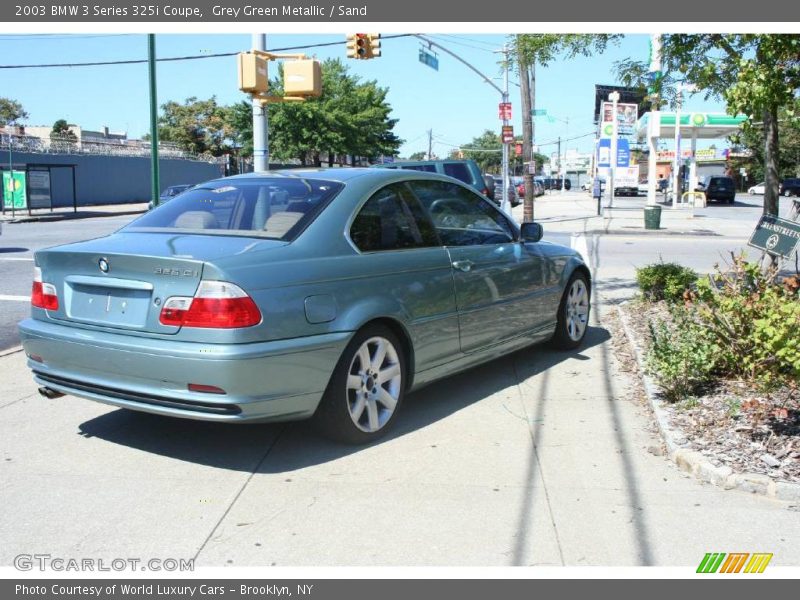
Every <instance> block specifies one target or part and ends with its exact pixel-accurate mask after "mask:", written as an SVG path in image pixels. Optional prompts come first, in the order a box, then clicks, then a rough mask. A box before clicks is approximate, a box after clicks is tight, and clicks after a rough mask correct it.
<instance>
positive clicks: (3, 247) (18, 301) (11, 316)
mask: <svg viewBox="0 0 800 600" xmlns="http://www.w3.org/2000/svg"><path fill="white" fill-rule="evenodd" d="M131 219H133V217H132V216H124V217H103V218H96V219H75V220H64V221H53V222H32V223H4V224H3V233H2V235H0V351H3V350H5V349H7V348H10V347H12V346H16V345H17V344H19V337H18V335H17V323H18V322H19V321H20V320H21V319H24V318H25V317H26V316H28V314H29V313H30V309H29V299H30V294H31V282H32V280H33V253H34V252H36V251H37V250H41V249H43V248H49V247H51V246H58V245H61V244H68V243H70V242H77V241H81V240H88V239H91V238H96V237H101V236H104V235H108V234H109V233H112V232H113V231H116V230H117V229H119V228H120V227H122V226H123V225H125V224H126V223H128V222H129V221H130V220H131Z"/></svg>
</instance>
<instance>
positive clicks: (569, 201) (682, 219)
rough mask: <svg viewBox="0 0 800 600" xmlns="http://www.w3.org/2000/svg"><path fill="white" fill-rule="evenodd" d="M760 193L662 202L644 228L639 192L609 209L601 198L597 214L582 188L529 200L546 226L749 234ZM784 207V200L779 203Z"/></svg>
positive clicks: (650, 232) (518, 217)
mask: <svg viewBox="0 0 800 600" xmlns="http://www.w3.org/2000/svg"><path fill="white" fill-rule="evenodd" d="M759 200H760V198H754V197H751V196H746V195H742V194H740V196H739V197H737V201H736V204H735V205H733V206H731V205H709V206H707V207H705V208H694V209H688V208H678V209H673V208H671V206H670V205H667V204H659V206H661V209H662V210H661V228H660V229H658V230H648V229H645V226H644V207H645V205H646V202H647V201H646V198H645V197H644V196H640V197H636V198H631V197H619V198H615V199H614V207H613V208H605V206H606V205H607V202H608V201H607V199H603V207H604V208H603V210H602V214H601V215H599V216H598V214H597V200H595V199H594V198H592V197H591V196H590V195H589V194H588V193H587V192H581V191H569V192H564V193H563V194H562V193H560V192H552V193H548V194H546V195H544V196H540V197H538V198H536V200H535V201H534V219H535V220H536V221H537V222H539V223H541V224H542V225H543V226H544V228H545V231H548V232H561V233H581V234H600V235H613V234H626V235H649V236H654V237H658V236H663V235H686V236H723V237H733V238H746V239H749V237H750V234H751V233H752V231H753V228H754V227H755V225H756V223H757V222H758V219H759V218H760V217H761V212H762V207H761V206H759V205H758V202H759ZM782 205H786V206H782V208H783V209H788V203H786V202H782ZM513 215H514V218H515V219H516V220H517V222H522V215H523V207H522V205H520V206H518V207H516V208H515V209H514V210H513Z"/></svg>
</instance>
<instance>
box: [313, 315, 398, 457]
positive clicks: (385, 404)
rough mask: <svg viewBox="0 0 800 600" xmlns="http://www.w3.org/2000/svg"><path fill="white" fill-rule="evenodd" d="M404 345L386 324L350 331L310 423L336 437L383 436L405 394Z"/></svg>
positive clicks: (365, 439)
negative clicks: (350, 336)
mask: <svg viewBox="0 0 800 600" xmlns="http://www.w3.org/2000/svg"><path fill="white" fill-rule="evenodd" d="M407 372H408V369H407V366H406V360H405V354H404V352H403V345H402V343H401V342H400V340H399V339H398V338H397V336H396V335H395V334H394V333H393V332H392V331H391V330H390V329H389V328H388V327H386V326H384V325H380V324H374V325H368V326H367V327H365V328H363V329H361V330H360V331H358V332H357V333H356V335H355V336H353V339H352V340H350V343H349V344H348V345H347V347H346V348H345V350H344V352H343V353H342V356H341V357H340V358H339V362H338V363H337V364H336V368H335V369H334V371H333V375H332V376H331V380H330V382H329V383H328V388H327V390H326V391H325V394H324V395H323V397H322V401H321V402H320V405H319V407H318V408H317V412H316V413H315V414H314V422H315V425H316V426H317V428H318V429H319V430H320V432H321V433H322V434H323V435H324V436H326V437H328V438H330V439H332V440H335V441H337V442H343V443H346V444H366V443H369V442H372V441H374V440H377V439H378V438H380V437H382V436H383V435H385V433H386V431H387V430H388V429H389V428H390V426H391V424H392V423H394V421H395V418H396V416H397V412H398V410H399V408H400V406H401V405H402V402H403V397H404V396H405V388H406V381H407Z"/></svg>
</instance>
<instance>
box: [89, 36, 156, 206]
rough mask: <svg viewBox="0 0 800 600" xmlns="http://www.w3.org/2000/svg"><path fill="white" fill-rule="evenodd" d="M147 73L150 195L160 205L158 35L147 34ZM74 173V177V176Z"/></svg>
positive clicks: (154, 203)
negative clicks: (148, 91) (148, 90)
mask: <svg viewBox="0 0 800 600" xmlns="http://www.w3.org/2000/svg"><path fill="white" fill-rule="evenodd" d="M147 73H148V75H149V79H150V195H151V197H152V200H153V206H158V198H159V196H160V195H161V177H160V173H159V165H158V94H157V92H156V36H155V34H153V33H150V34H148V35H147ZM74 176H75V175H74V174H73V178H74Z"/></svg>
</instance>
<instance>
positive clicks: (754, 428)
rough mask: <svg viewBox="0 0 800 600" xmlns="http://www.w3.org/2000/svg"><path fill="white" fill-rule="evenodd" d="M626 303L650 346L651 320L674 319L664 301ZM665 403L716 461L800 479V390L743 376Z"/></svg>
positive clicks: (692, 441)
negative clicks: (769, 386)
mask: <svg viewBox="0 0 800 600" xmlns="http://www.w3.org/2000/svg"><path fill="white" fill-rule="evenodd" d="M620 308H621V310H622V311H623V312H624V313H625V316H626V317H627V321H628V323H629V324H630V327H631V328H632V329H633V333H634V334H635V336H636V338H637V339H638V342H639V344H640V345H641V347H642V348H645V349H647V348H649V345H650V341H651V337H650V330H649V327H648V322H650V321H656V320H658V319H665V320H669V318H670V315H669V311H668V310H667V307H666V305H665V304H664V303H648V302H643V301H634V302H630V303H628V304H625V305H623V306H621V307H620ZM650 375H652V376H653V377H654V379H655V380H656V381H658V376H657V375H656V374H653V373H650ZM663 406H664V409H665V411H666V413H667V415H668V418H669V420H670V426H671V427H673V428H675V429H677V430H679V431H681V432H682V433H683V435H684V437H685V438H686V439H687V441H688V443H689V447H690V448H691V449H693V450H696V451H697V452H700V453H701V454H703V455H704V456H706V457H707V458H708V460H709V461H710V462H711V463H712V464H713V465H714V466H728V467H731V468H732V469H733V470H734V471H736V472H749V473H762V474H764V475H767V476H769V477H771V478H773V479H775V480H776V481H787V482H792V483H800V391H799V390H797V389H790V388H788V387H783V388H780V389H778V390H775V391H771V392H764V391H763V390H759V389H758V388H756V387H755V386H753V385H751V384H749V383H747V382H743V381H718V382H717V384H716V385H714V386H713V387H710V388H709V389H707V390H706V391H705V393H704V394H703V395H702V396H697V397H693V398H686V399H685V400H683V401H681V402H677V403H667V402H664V404H663Z"/></svg>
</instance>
